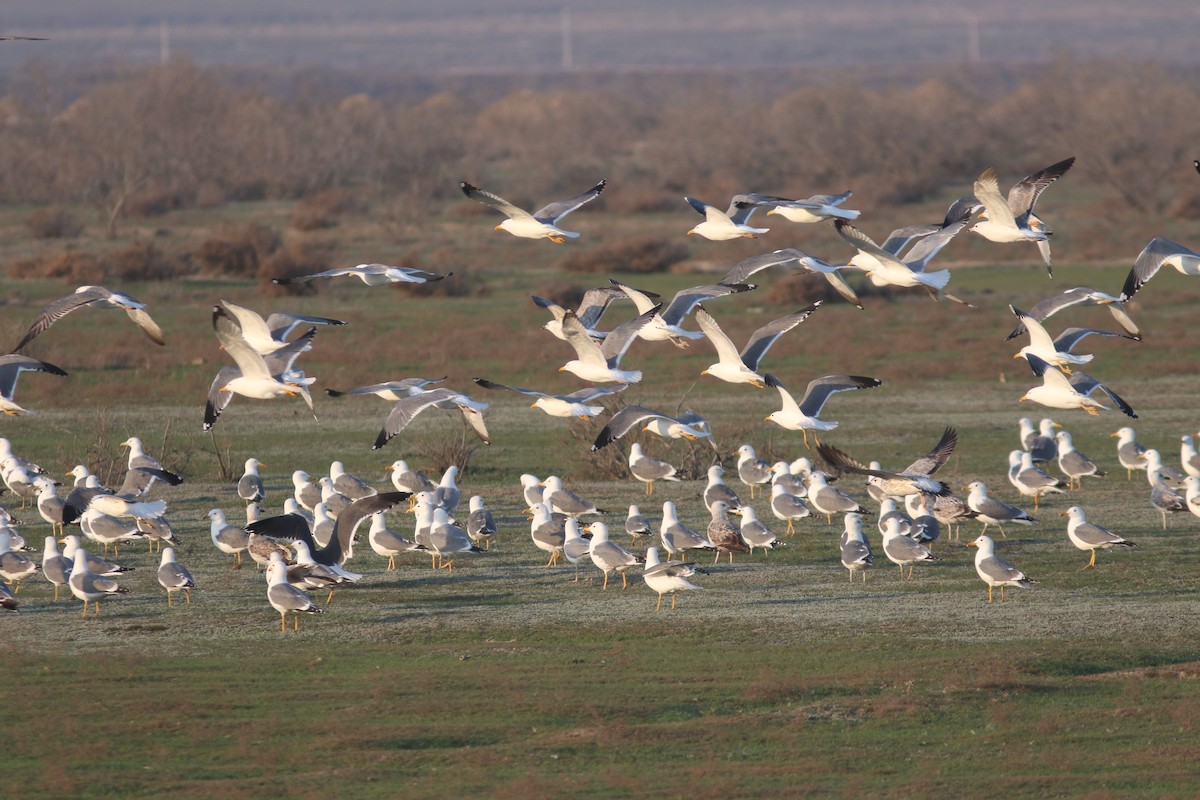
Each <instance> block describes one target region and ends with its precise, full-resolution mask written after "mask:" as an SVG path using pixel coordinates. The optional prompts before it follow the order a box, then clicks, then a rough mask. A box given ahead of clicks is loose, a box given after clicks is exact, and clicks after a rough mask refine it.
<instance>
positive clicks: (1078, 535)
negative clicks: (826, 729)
mask: <svg viewBox="0 0 1200 800" xmlns="http://www.w3.org/2000/svg"><path fill="white" fill-rule="evenodd" d="M1059 516H1062V517H1068V518H1069V519H1068V521H1067V538H1069V539H1070V540H1071V544H1073V545H1075V546H1076V547H1078V548H1079V549H1080V550H1091V551H1092V557H1091V559H1090V560H1089V561H1088V563H1087V565H1086V566H1085V567H1084V569H1092V568H1094V567H1095V566H1096V551H1097V550H1108V549H1111V548H1113V547H1137V545H1136V544H1134V543H1133V542H1129V541H1126V540H1125V539H1123V538H1122V537H1120V536H1118V535H1117V534H1115V533H1113V532H1112V531H1110V530H1108V529H1107V528H1102V527H1100V526H1099V525H1096V524H1093V523H1091V522H1088V521H1087V515H1086V514H1084V511H1083V509H1082V508H1080V507H1079V506H1071V507H1070V508H1068V509H1067V510H1066V511H1064V512H1062V513H1061V514H1060V515H1059Z"/></svg>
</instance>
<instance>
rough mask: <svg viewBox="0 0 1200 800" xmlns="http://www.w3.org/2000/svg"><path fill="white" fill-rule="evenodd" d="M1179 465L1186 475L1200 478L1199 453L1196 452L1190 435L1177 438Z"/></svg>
mask: <svg viewBox="0 0 1200 800" xmlns="http://www.w3.org/2000/svg"><path fill="white" fill-rule="evenodd" d="M1179 464H1180V466H1182V467H1183V471H1184V472H1186V473H1187V474H1188V475H1191V476H1192V477H1196V478H1200V452H1197V451H1196V444H1195V442H1193V441H1192V436H1191V434H1184V435H1183V436H1181V437H1179Z"/></svg>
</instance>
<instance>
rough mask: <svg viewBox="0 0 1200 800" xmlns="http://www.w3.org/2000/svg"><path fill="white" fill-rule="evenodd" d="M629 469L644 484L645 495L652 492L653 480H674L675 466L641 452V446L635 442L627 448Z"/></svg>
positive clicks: (675, 479)
mask: <svg viewBox="0 0 1200 800" xmlns="http://www.w3.org/2000/svg"><path fill="white" fill-rule="evenodd" d="M629 471H630V473H632V474H633V477H635V478H637V479H638V480H639V481H641V482H642V483H644V484H646V496H647V497H649V496H650V495H652V494H654V482H655V481H675V482H676V483H678V482H679V478H678V477H676V475H675V472H676V470H675V468H674V467H673V466H671V465H670V464H668V463H667V462H665V461H659V460H658V459H657V458H651V457H650V456H648V455H646V454H645V453H643V452H642V446H641V445H640V444H638V443H637V442H634V443H633V445H632V446H631V447H630V448H629Z"/></svg>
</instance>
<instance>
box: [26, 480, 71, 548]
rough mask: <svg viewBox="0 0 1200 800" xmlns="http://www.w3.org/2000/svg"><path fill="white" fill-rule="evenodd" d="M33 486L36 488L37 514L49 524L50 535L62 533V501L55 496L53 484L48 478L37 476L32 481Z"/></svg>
mask: <svg viewBox="0 0 1200 800" xmlns="http://www.w3.org/2000/svg"><path fill="white" fill-rule="evenodd" d="M33 485H34V486H36V487H37V489H38V494H37V510H38V514H39V515H40V516H41V518H42V519H44V520H46V522H49V523H50V531H51V532H52V533H56V534H61V533H63V532H64V531H63V508H64V503H63V499H62V498H61V497H59V496H58V494H56V490H55V486H56V485H57V484H55V482H54V481H52V480H51V479H50V478H49V477H47V476H45V475H38V476H37V477H36V478H34V479H33Z"/></svg>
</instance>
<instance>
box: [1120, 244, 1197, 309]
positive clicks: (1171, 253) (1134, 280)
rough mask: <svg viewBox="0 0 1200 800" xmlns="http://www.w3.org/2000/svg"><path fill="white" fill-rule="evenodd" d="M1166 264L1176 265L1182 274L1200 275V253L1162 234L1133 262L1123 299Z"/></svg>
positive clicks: (1131, 294) (1123, 290)
mask: <svg viewBox="0 0 1200 800" xmlns="http://www.w3.org/2000/svg"><path fill="white" fill-rule="evenodd" d="M1164 266H1168V267H1174V268H1175V269H1176V270H1177V271H1178V272H1179V274H1181V275H1200V253H1197V252H1195V251H1194V250H1192V249H1190V248H1187V247H1184V246H1183V245H1181V244H1178V243H1176V242H1172V241H1171V240H1170V239H1165V238H1163V237H1162V236H1159V237H1157V238H1154V239H1151V240H1150V243H1149V244H1147V245H1146V246H1145V247H1144V248H1142V252H1140V253H1138V257H1137V260H1135V261H1134V262H1133V269H1131V270H1130V271H1129V276H1128V277H1127V278H1125V286H1124V287H1122V289H1121V299H1122V300H1128V299H1129V298H1131V297H1133V296H1134V295H1135V294H1137V291H1138V289H1141V288H1142V286H1144V285H1145V283H1146V281H1148V280H1150V279H1151V278H1153V277H1154V276H1155V275H1157V274H1158V271H1159V270H1160V269H1162V268H1163V267H1164Z"/></svg>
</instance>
